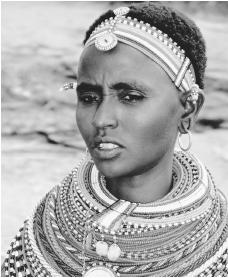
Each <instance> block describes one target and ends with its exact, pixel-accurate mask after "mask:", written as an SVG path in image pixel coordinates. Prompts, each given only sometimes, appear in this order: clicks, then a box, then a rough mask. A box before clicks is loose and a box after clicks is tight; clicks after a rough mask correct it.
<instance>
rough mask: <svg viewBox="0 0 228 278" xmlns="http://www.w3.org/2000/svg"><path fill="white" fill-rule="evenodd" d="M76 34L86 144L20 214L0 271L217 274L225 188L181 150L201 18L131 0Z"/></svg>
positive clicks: (189, 117)
mask: <svg viewBox="0 0 228 278" xmlns="http://www.w3.org/2000/svg"><path fill="white" fill-rule="evenodd" d="M84 44H85V47H84V50H83V52H82V55H81V58H80V62H79V66H78V80H77V95H78V103H77V110H76V111H77V114H76V118H77V124H78V127H79V129H80V132H81V134H82V136H83V138H84V140H85V142H86V145H87V147H88V150H87V154H86V156H85V158H84V159H83V161H81V163H80V165H78V167H77V168H75V169H73V171H72V172H71V173H70V174H69V175H68V176H67V177H66V178H65V179H64V180H63V182H62V184H61V186H57V187H55V188H53V190H51V191H50V192H49V193H48V194H47V195H46V196H45V197H44V199H43V200H42V201H41V202H40V204H39V205H38V206H37V208H36V209H35V212H34V215H33V216H32V218H31V219H29V220H27V221H25V223H24V226H23V227H22V228H21V229H20V232H19V233H18V235H17V236H16V237H15V239H14V241H13V242H12V245H11V248H10V250H9V251H8V254H7V258H6V260H5V262H4V264H3V276H82V275H84V276H93V277H94V276H186V275H189V276H218V275H220V276H227V274H228V268H227V262H228V261H227V260H228V259H227V256H228V250H227V246H228V240H227V237H228V217H227V203H226V199H225V197H224V196H223V194H222V193H221V192H220V191H219V190H217V189H216V187H215V184H214V181H213V178H212V177H211V175H210V173H209V171H208V170H207V169H206V168H205V166H204V165H203V164H202V163H201V162H200V161H199V160H198V159H197V158H196V157H195V156H193V155H192V154H190V153H189V152H188V150H189V149H190V145H191V141H190V139H191V137H190V130H191V128H192V125H193V123H194V121H195V118H196V116H197V113H198V112H199V110H200V108H201V106H202V105H203V102H204V94H203V91H202V89H203V86H204V70H205V66H206V56H205V44H204V40H203V38H202V35H201V33H200V31H199V29H198V28H197V27H196V25H195V24H194V23H193V22H192V21H191V20H190V19H188V18H186V17H185V16H184V15H182V14H180V13H178V12H177V11H174V10H172V9H170V8H167V7H165V6H162V5H159V4H154V3H153V4H152V3H149V2H147V3H139V4H134V5H132V6H130V7H120V8H118V9H115V10H114V11H108V12H107V13H105V14H104V15H102V16H101V17H100V18H99V19H98V20H97V21H96V22H95V23H94V24H93V25H92V26H91V27H90V29H89V30H88V32H87V34H86V38H85V41H84ZM68 87H74V85H72V84H70V85H69V86H66V87H65V89H67V88H68ZM184 134H185V135H184ZM181 136H188V138H189V145H188V146H183V145H182V141H181ZM177 139H178V142H179V145H180V148H181V149H182V151H176V150H174V147H175V143H176V140H177Z"/></svg>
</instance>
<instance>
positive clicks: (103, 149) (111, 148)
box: [93, 140, 123, 160]
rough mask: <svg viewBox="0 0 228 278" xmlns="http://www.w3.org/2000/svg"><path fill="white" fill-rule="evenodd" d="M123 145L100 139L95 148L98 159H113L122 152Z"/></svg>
mask: <svg viewBox="0 0 228 278" xmlns="http://www.w3.org/2000/svg"><path fill="white" fill-rule="evenodd" d="M122 149H123V146H122V145H120V144H119V143H117V142H113V141H107V140H106V142H104V140H99V141H97V142H96V143H95V146H94V148H93V151H94V156H95V157H96V158H97V159H104V160H107V159H113V158H116V157H118V156H119V155H120V154H121V151H122Z"/></svg>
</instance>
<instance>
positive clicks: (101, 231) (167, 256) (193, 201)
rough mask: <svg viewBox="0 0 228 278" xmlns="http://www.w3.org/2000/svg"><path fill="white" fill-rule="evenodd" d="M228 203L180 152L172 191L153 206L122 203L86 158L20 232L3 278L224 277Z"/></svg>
mask: <svg viewBox="0 0 228 278" xmlns="http://www.w3.org/2000/svg"><path fill="white" fill-rule="evenodd" d="M227 248H228V215H227V203H226V199H225V197H224V196H223V194H221V192H220V191H219V190H217V189H216V188H215V185H214V182H213V179H212V177H211V175H210V173H209V172H208V171H207V169H206V168H205V167H204V166H203V165H202V163H201V162H200V161H199V160H198V159H196V158H195V157H194V156H193V155H191V154H188V153H182V152H176V153H175V154H174V159H173V187H172V189H171V191H170V192H169V193H168V194H167V195H166V196H164V197H163V198H162V199H160V200H158V201H156V202H152V203H147V204H139V203H131V202H128V201H124V200H118V199H116V198H115V197H114V196H113V195H111V194H110V193H109V192H108V190H107V189H106V186H105V178H104V177H103V176H102V175H100V174H99V172H98V171H97V169H96V167H95V165H94V163H92V162H91V161H88V158H85V159H83V160H82V161H81V163H80V164H79V166H78V167H77V168H75V169H73V171H72V172H71V173H70V174H69V175H68V176H67V177H66V178H65V179H64V180H63V182H62V184H61V186H56V187H54V188H53V189H52V190H51V191H50V192H49V193H48V194H47V195H46V196H45V198H44V199H43V200H42V201H41V203H40V204H39V205H38V206H37V208H36V209H35V211H34V214H33V215H32V217H31V218H30V220H29V221H25V224H24V227H23V228H22V229H20V232H19V233H18V234H17V236H16V238H15V240H14V241H13V243H12V244H11V248H10V250H9V251H8V253H7V258H6V260H5V262H4V276H19V275H20V276H32V277H34V276H48V277H50V276H73V277H76V276H81V275H84V276H87V277H89V276H90V277H95V276H97V277H100V276H106V277H107V276H136V277H138V276H166V277H167V276H186V275H190V276H198V275H199V276H213V275H215V274H216V276H218V275H221V276H226V275H227V274H228V268H227V265H228V250H227Z"/></svg>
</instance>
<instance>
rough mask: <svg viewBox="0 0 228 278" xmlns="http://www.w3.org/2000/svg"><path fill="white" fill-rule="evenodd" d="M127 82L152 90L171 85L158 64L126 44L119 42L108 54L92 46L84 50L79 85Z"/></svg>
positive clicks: (80, 64) (80, 62) (80, 63)
mask: <svg viewBox="0 0 228 278" xmlns="http://www.w3.org/2000/svg"><path fill="white" fill-rule="evenodd" d="M127 79H129V80H135V81H137V82H139V83H140V82H141V83H144V84H145V85H147V86H152V87H153V86H154V85H156V86H163V85H164V84H165V85H169V86H171V87H172V86H173V85H172V81H171V80H170V78H169V77H168V75H167V74H166V73H165V71H164V70H163V69H162V68H161V67H160V66H159V65H157V64H156V63H155V62H154V61H152V60H151V59H150V58H149V57H147V56H146V55H144V54H143V53H141V52H140V51H139V50H137V49H135V48H133V47H131V46H129V45H126V44H123V43H121V42H119V43H118V45H117V46H116V47H115V48H114V49H112V50H110V51H107V52H104V51H100V50H97V49H96V47H95V46H94V45H92V46H89V47H87V48H86V49H84V51H83V53H82V55H81V58H80V61H79V66H78V82H80V81H81V82H92V83H93V82H94V83H102V82H104V81H105V82H117V81H125V80H127ZM159 83H160V85H158V84H159Z"/></svg>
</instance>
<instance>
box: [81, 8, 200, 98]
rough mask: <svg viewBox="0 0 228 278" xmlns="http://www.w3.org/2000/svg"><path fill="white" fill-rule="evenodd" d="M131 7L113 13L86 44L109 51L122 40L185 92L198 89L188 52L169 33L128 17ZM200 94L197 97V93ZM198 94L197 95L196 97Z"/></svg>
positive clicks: (96, 29)
mask: <svg viewBox="0 0 228 278" xmlns="http://www.w3.org/2000/svg"><path fill="white" fill-rule="evenodd" d="M129 10H130V9H129V8H128V7H120V8H118V9H115V10H114V11H113V12H114V14H115V17H114V18H113V17H111V18H109V19H106V20H105V21H104V22H102V23H101V24H100V25H98V26H97V27H96V28H95V30H94V31H93V32H92V33H91V35H90V37H89V39H88V40H87V42H86V44H85V47H88V46H90V45H93V44H94V45H95V47H96V48H97V49H98V50H100V51H109V50H111V49H113V48H115V47H116V45H117V44H118V42H122V43H125V44H127V45H130V46H132V47H134V48H136V49H138V50H139V51H141V52H142V53H144V54H145V55H146V56H148V57H149V58H151V59H152V60H153V61H154V62H156V63H157V64H158V65H160V66H161V67H162V68H163V70H165V72H166V73H167V74H168V75H169V77H170V78H171V80H172V81H173V82H174V84H175V86H176V87H177V88H179V89H180V90H181V91H182V92H189V91H190V92H191V91H192V89H193V88H194V92H196V91H198V89H199V87H198V85H197V84H196V83H195V73H194V69H193V66H192V64H191V61H190V59H189V58H188V57H186V56H185V51H184V50H183V49H181V48H180V47H179V46H178V45H177V43H175V42H173V40H172V39H171V38H169V37H168V35H167V34H165V33H163V32H162V31H160V30H158V29H157V28H156V27H153V26H151V25H150V24H148V23H144V22H143V21H138V20H137V19H136V18H134V19H132V18H131V17H125V15H126V14H127V13H128V12H129ZM196 95H197V96H196ZM197 99H198V94H195V95H194V100H197Z"/></svg>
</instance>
